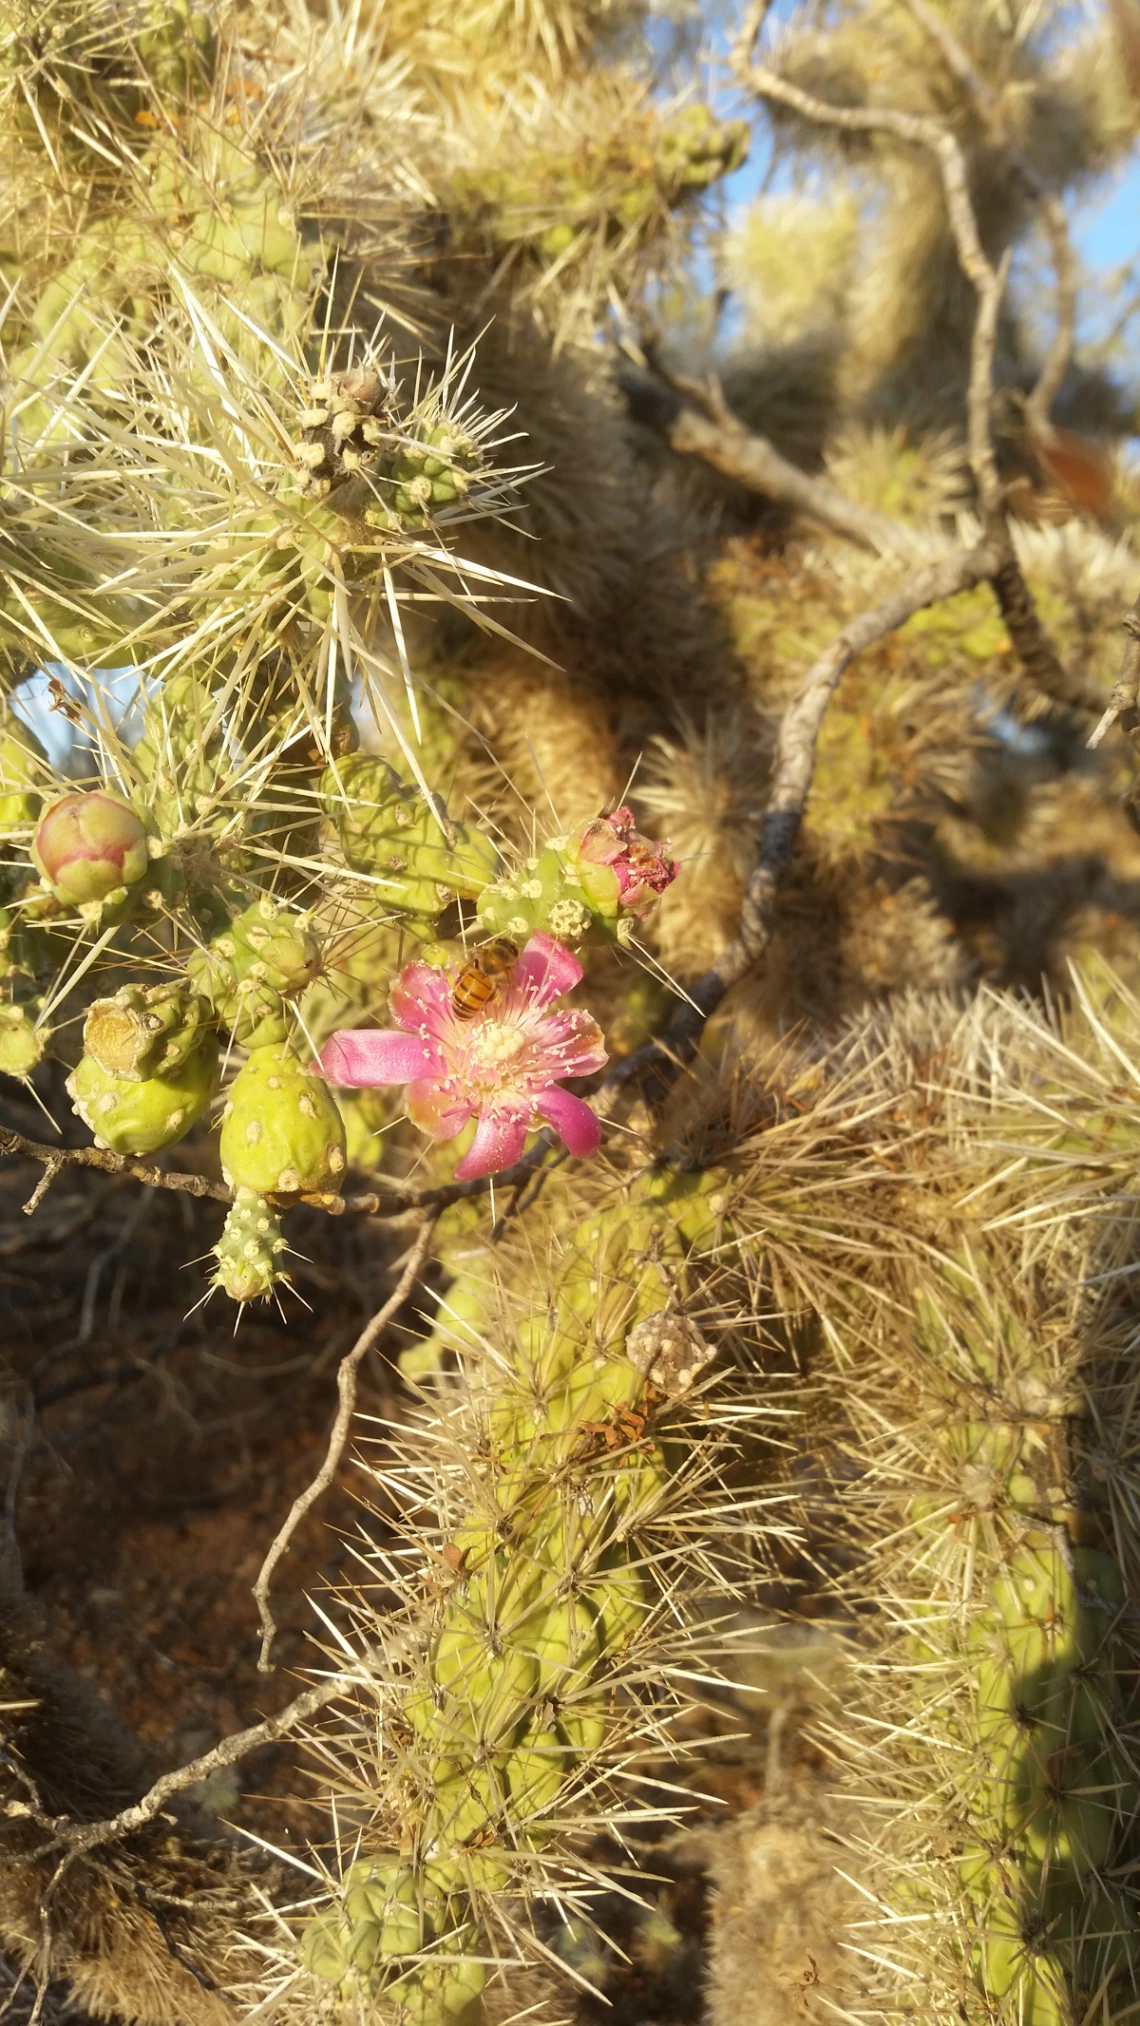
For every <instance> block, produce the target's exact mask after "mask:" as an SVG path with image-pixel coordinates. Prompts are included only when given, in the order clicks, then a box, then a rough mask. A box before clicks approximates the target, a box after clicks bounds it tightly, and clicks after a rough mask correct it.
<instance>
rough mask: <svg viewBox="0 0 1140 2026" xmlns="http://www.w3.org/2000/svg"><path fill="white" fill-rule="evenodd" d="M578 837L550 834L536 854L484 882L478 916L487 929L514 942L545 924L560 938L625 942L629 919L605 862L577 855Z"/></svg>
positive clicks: (629, 928) (564, 940)
mask: <svg viewBox="0 0 1140 2026" xmlns="http://www.w3.org/2000/svg"><path fill="white" fill-rule="evenodd" d="M579 842H580V839H579V838H578V837H557V838H552V839H551V841H550V843H549V844H547V846H546V848H545V850H544V851H542V852H540V853H539V855H538V857H537V858H528V859H526V860H525V861H524V862H523V864H522V865H520V866H519V867H518V868H517V870H516V871H514V872H513V873H512V874H511V875H510V877H508V878H506V879H500V880H497V881H495V882H494V884H492V885H490V886H487V887H485V888H484V890H483V892H482V893H481V894H480V896H479V902H478V910H479V919H480V921H481V922H482V923H483V926H484V927H485V928H486V930H487V932H488V934H489V935H509V936H513V937H514V939H515V941H516V942H519V941H522V940H525V938H526V937H527V936H528V935H533V934H534V932H535V930H536V929H544V930H545V931H546V933H547V935H551V936H557V938H558V940H559V942H562V943H569V944H575V943H584V942H585V943H614V942H617V943H625V942H627V941H628V940H629V937H630V933H631V928H632V924H631V922H630V921H629V919H628V918H627V916H626V915H624V914H623V912H622V907H621V888H620V885H619V883H618V878H617V875H616V873H615V872H614V871H613V870H612V868H611V867H610V866H608V865H600V864H597V863H594V862H591V861H590V860H589V859H587V858H583V857H579V854H578V849H577V847H578V844H579Z"/></svg>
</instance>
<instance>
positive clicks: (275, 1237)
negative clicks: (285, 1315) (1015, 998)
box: [210, 1189, 289, 1304]
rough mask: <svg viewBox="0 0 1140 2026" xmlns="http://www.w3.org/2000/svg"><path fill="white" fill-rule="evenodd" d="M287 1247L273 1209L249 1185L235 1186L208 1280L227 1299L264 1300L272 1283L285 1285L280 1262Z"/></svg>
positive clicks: (286, 1277)
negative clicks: (236, 1188)
mask: <svg viewBox="0 0 1140 2026" xmlns="http://www.w3.org/2000/svg"><path fill="white" fill-rule="evenodd" d="M286 1250H287V1247H286V1243H285V1240H284V1238H283V1237H282V1236H281V1226H280V1224H279V1223H278V1221H277V1216H276V1213H275V1212H274V1210H273V1209H272V1208H271V1207H270V1205H269V1204H268V1203H267V1202H266V1200H265V1197H264V1196H259V1195H257V1194H256V1193H255V1191H254V1190H252V1189H239V1190H238V1192H237V1195H236V1197H235V1198H234V1201H233V1203H232V1204H231V1206H230V1210H229V1213H228V1215H227V1217H226V1221H225V1224H224V1226H223V1228H222V1235H221V1237H220V1238H219V1240H218V1242H217V1244H216V1245H215V1247H214V1257H215V1258H216V1260H217V1262H218V1264H217V1268H216V1271H215V1273H214V1277H213V1279H212V1281H211V1283H210V1285H211V1286H212V1287H220V1288H221V1290H222V1293H223V1294H228V1296H229V1298H230V1300H231V1301H236V1302H241V1303H243V1304H244V1303H246V1302H251V1301H267V1300H268V1299H269V1297H270V1295H271V1294H272V1293H273V1290H274V1288H275V1287H280V1286H282V1285H286V1286H287V1285H288V1283H289V1276H288V1274H287V1273H286V1272H285V1271H284V1269H283V1267H282V1266H281V1264H280V1256H281V1254H282V1253H283V1252H285V1251H286Z"/></svg>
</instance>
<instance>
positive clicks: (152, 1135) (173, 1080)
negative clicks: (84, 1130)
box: [67, 1033, 218, 1154]
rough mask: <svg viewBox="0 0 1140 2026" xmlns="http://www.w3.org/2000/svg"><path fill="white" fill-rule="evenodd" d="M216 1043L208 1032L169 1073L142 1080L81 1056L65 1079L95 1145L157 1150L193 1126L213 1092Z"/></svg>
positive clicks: (119, 1150)
mask: <svg viewBox="0 0 1140 2026" xmlns="http://www.w3.org/2000/svg"><path fill="white" fill-rule="evenodd" d="M217 1070H218V1047H217V1042H216V1041H215V1039H214V1036H213V1035H212V1034H209V1033H207V1034H206V1035H205V1037H204V1038H203V1039H202V1040H201V1041H200V1042H199V1043H198V1046H197V1047H196V1048H195V1049H193V1050H192V1051H191V1053H190V1054H189V1055H188V1056H187V1058H186V1060H185V1061H184V1062H183V1063H181V1064H180V1065H179V1067H178V1068H177V1069H175V1070H174V1072H173V1073H172V1074H171V1075H170V1076H150V1077H146V1078H144V1079H143V1081H142V1082H141V1083H140V1082H138V1081H136V1080H135V1079H134V1078H132V1077H127V1076H112V1075H110V1074H108V1072H107V1070H105V1069H103V1068H101V1066H100V1064H99V1063H98V1062H96V1060H95V1058H94V1056H92V1055H85V1056H84V1057H83V1058H82V1060H81V1062H80V1064H79V1067H78V1068H77V1069H76V1070H75V1072H74V1074H73V1075H72V1076H69V1077H68V1079H67V1088H68V1091H69V1093H70V1095H71V1102H72V1105H73V1107H74V1109H75V1111H77V1112H78V1114H79V1116H80V1118H81V1119H82V1120H83V1123H84V1125H86V1126H89V1127H90V1129H91V1131H92V1132H93V1133H94V1135H95V1142H96V1145H97V1146H101V1147H109V1148H110V1150H111V1152H112V1153H113V1154H155V1153H157V1152H158V1150H159V1148H160V1147H170V1146H173V1145H174V1142H175V1141H176V1140H180V1139H182V1138H183V1137H184V1136H185V1134H187V1133H188V1132H189V1131H190V1128H191V1126H193V1125H196V1124H197V1122H198V1120H199V1119H200V1118H201V1116H202V1114H203V1112H204V1111H205V1110H206V1107H207V1105H208V1104H209V1102H210V1098H211V1096H212V1095H213V1090H214V1081H215V1078H216V1076H217Z"/></svg>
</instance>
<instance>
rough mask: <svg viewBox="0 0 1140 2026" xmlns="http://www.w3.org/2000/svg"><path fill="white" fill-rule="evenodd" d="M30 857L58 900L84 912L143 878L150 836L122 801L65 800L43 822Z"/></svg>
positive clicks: (101, 797) (97, 796) (98, 795)
mask: <svg viewBox="0 0 1140 2026" xmlns="http://www.w3.org/2000/svg"><path fill="white" fill-rule="evenodd" d="M32 857H33V859H34V861H35V865H36V869H37V871H38V872H39V874H40V876H41V878H42V879H43V880H44V881H45V882H46V884H47V885H48V886H50V888H51V890H52V892H53V893H54V894H55V897H56V899H57V900H61V901H63V902H64V903H65V904H67V905H69V906H71V907H83V906H84V905H87V904H90V903H92V902H97V901H102V900H106V899H107V896H108V895H109V894H112V893H115V892H116V891H117V890H118V889H119V888H120V887H126V886H133V885H134V884H135V882H136V881H137V880H140V879H141V878H142V876H143V874H144V872H145V871H146V869H147V862H148V854H147V844H146V830H145V829H144V827H143V824H142V821H141V819H140V818H139V817H138V816H137V815H136V814H135V811H134V810H133V809H132V808H131V805H130V803H129V802H124V800H123V798H122V796H121V795H112V794H109V793H108V792H107V791H106V790H105V789H102V788H100V789H96V790H95V792H94V793H92V794H87V795H83V794H72V795H64V796H61V798H60V800H59V801H58V802H55V803H53V805H52V807H51V808H50V809H49V810H48V812H47V814H46V815H45V816H42V817H41V818H40V822H39V824H38V826H37V829H36V835H35V841H34V843H33V845H32Z"/></svg>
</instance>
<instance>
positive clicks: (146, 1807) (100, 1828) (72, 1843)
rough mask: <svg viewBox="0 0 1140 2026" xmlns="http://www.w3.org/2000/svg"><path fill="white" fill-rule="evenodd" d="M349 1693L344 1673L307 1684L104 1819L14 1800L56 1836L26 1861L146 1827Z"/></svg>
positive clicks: (16, 1808) (78, 1853)
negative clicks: (202, 1784)
mask: <svg viewBox="0 0 1140 2026" xmlns="http://www.w3.org/2000/svg"><path fill="white" fill-rule="evenodd" d="M345 1693H346V1687H345V1678H344V1677H343V1676H339V1675H338V1676H336V1677H334V1679H332V1680H331V1681H323V1682H321V1683H320V1684H319V1685H318V1686H317V1687H316V1688H307V1689H306V1690H305V1691H304V1693H303V1694H302V1695H298V1696H295V1697H294V1699H293V1701H292V1702H290V1703H286V1705H285V1708H284V1709H283V1710H279V1711H278V1713H277V1715H276V1716H271V1717H266V1719H265V1721H264V1722H263V1723H259V1724H253V1725H251V1727H250V1728H249V1729H248V1730H244V1731H236V1732H235V1733H234V1735H233V1736H232V1737H229V1738H223V1739H222V1741H221V1743H220V1744H217V1745H214V1746H213V1748H212V1750H210V1751H208V1752H203V1753H202V1755H201V1757H200V1758H197V1759H191V1760H190V1761H189V1763H188V1764H187V1765H185V1766H177V1767H176V1768H175V1769H174V1771H173V1772H169V1773H163V1774H162V1776H161V1778H160V1779H157V1780H156V1781H155V1783H154V1785H153V1787H149V1788H148V1789H147V1791H146V1793H145V1794H144V1795H143V1796H142V1798H141V1800H138V1801H132V1802H131V1804H130V1806H129V1807H127V1808H121V1809H120V1810H119V1813H118V1814H117V1815H112V1816H109V1817H108V1818H107V1819H106V1820H104V1821H102V1822H73V1821H70V1820H69V1819H67V1818H66V1817H61V1816H58V1815H54V1816H53V1815H44V1814H42V1813H41V1812H40V1811H39V1810H38V1809H36V1808H34V1807H32V1806H30V1805H28V1804H26V1803H19V1804H13V1803H11V1802H10V1803H9V1805H8V1813H9V1815H12V1814H14V1813H20V1814H23V1815H25V1816H31V1817H32V1819H33V1820H34V1821H35V1822H36V1824H37V1826H38V1827H40V1828H42V1829H46V1830H49V1831H50V1832H51V1839H52V1840H51V1842H50V1843H49V1844H48V1845H46V1846H45V1849H44V1850H40V1851H33V1852H30V1853H28V1857H27V1859H26V1860H25V1861H30V1858H31V1857H35V1856H43V1855H45V1854H46V1850H50V1849H53V1848H56V1847H59V1846H62V1847H63V1849H64V1853H65V1862H66V1863H71V1862H73V1861H74V1859H75V1858H77V1857H83V1856H85V1855H86V1853H87V1852H88V1851H89V1850H95V1849H97V1848H98V1846H99V1845H100V1844H102V1843H112V1842H116V1841H117V1840H118V1839H119V1838H120V1837H123V1836H129V1835H130V1834H131V1833H132V1831H133V1830H136V1829H143V1828H145V1826H146V1824H147V1823H148V1822H152V1821H153V1820H154V1817H155V1816H156V1815H158V1814H161V1812H162V1810H163V1808H164V1807H165V1805H166V1803H167V1802H168V1801H170V1800H173V1798H174V1796H175V1795H176V1794H183V1793H185V1792H186V1789H187V1788H188V1787H196V1786H197V1785H198V1783H199V1781H200V1780H205V1779H208V1778H209V1776H210V1774H211V1773H217V1772H220V1771H222V1769H223V1768H224V1767H226V1766H234V1765H236V1764H237V1763H238V1761H239V1760H240V1759H244V1758H248V1756H249V1754H250V1753H251V1752H256V1751H258V1750H259V1749H260V1747H261V1746H262V1745H271V1744H275V1743H276V1741H277V1739H278V1738H283V1737H285V1736H287V1735H288V1733H289V1732H290V1731H292V1730H295V1729H296V1727H297V1725H298V1724H301V1723H305V1722H306V1721H307V1719H308V1718H309V1717H311V1716H312V1715H314V1713H315V1712H316V1711H317V1710H319V1709H323V1708H324V1707H325V1706H326V1704H328V1703H330V1702H335V1701H336V1700H337V1699H338V1698H339V1697H341V1696H343V1695H344V1694H345ZM55 1883H56V1880H53V1885H54V1884H55Z"/></svg>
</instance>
